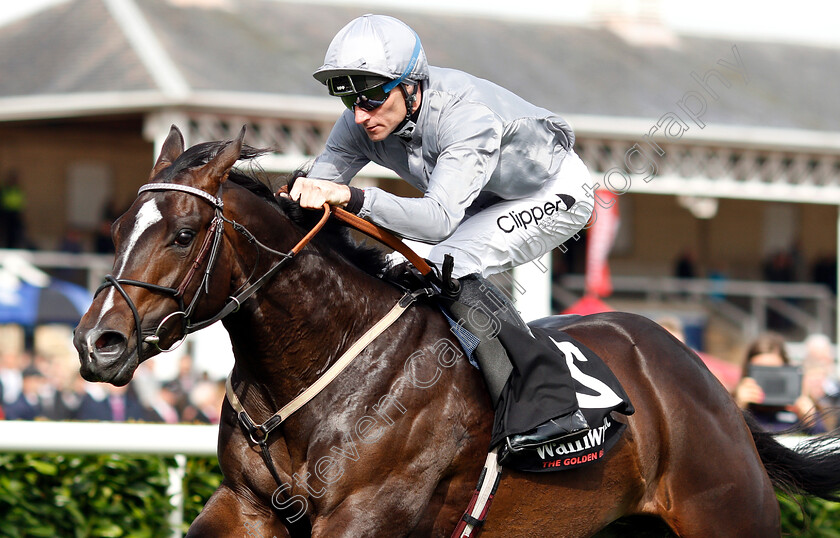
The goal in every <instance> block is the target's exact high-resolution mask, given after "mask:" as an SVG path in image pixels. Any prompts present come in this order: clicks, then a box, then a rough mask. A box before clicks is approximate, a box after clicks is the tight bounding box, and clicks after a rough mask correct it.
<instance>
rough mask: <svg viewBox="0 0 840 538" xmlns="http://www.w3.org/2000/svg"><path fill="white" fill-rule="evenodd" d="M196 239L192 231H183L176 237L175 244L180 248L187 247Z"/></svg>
mask: <svg viewBox="0 0 840 538" xmlns="http://www.w3.org/2000/svg"><path fill="white" fill-rule="evenodd" d="M194 237H195V232H194V231H192V230H181V231H179V232H178V234H177V235H176V236H175V244H176V245H178V246H179V247H186V246H189V244H190V243H192V240H193V238H194Z"/></svg>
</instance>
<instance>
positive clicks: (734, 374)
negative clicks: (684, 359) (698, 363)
mask: <svg viewBox="0 0 840 538" xmlns="http://www.w3.org/2000/svg"><path fill="white" fill-rule="evenodd" d="M694 352H695V353H697V356H698V357H700V360H702V361H703V362H704V363H705V364H706V367H707V368H708V369H709V371H711V372H712V374H714V376H715V377H716V378H718V381H720V382H721V384H722V385H723V386H724V387H726V390H727V391H729V392H732V391H733V390H734V389H735V386H736V385H737V384H738V381H740V380H741V368H739V367H738V366H736V365H734V364H732V363H729V362H726V361H725V360H723V359H719V358H717V357H715V356H712V355H709V354H708V353H703V352H702V351H697V350H694Z"/></svg>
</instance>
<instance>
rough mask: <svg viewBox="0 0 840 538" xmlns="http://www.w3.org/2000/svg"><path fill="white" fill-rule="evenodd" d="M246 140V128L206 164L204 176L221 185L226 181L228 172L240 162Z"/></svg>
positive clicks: (203, 170) (203, 171)
mask: <svg viewBox="0 0 840 538" xmlns="http://www.w3.org/2000/svg"><path fill="white" fill-rule="evenodd" d="M244 140H245V126H244V125H243V126H242V130H241V131H239V136H237V137H236V138H235V139H234V140H231V141H230V142H228V143H227V145H225V147H224V148H222V150H221V151H220V152H219V153H218V154H217V155H216V156H215V157H213V159H212V160H211V161H210V162H208V163H207V164H205V165H204V166H203V167H202V169H201V171H202V175H204V176H205V177H207V178H209V179H211V180H217V181H219V182H220V183H221V182H223V181H225V180H226V179H227V176H228V172H230V169H231V168H233V165H234V164H236V161H238V160H239V155H240V153H241V152H242V144H243V141H244Z"/></svg>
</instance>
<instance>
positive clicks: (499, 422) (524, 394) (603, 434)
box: [384, 263, 634, 472]
mask: <svg viewBox="0 0 840 538" xmlns="http://www.w3.org/2000/svg"><path fill="white" fill-rule="evenodd" d="M446 269H447V268H446V267H444V271H443V273H444V275H443V276H442V277H438V278H437V279H436V281H435V282H434V284H435V286H440V283H441V282H443V283H446V282H451V280H450V279H448V278H447V277H446V273H447V270H446ZM384 276H385V277H386V279H387V280H389V281H391V282H392V283H394V284H396V285H398V286H399V287H401V288H404V289H407V290H410V289H419V288H423V287H427V286H429V282H428V281H427V280H426V279H427V277H426V276H424V275H421V274H420V273H419V272H418V271H417V270H416V269H414V268H413V267H412V266H411V264H409V263H404V264H399V265H397V266H396V267H393V268H391V269H390V270H389V272H388V273H387V274H386V275H384ZM455 283H456V284H457V281H455ZM444 286H445V284H444ZM445 294H446V291H445V290H444V291H443V292H442V295H445ZM437 303H438V307H439V308H440V310H441V311H442V312H443V314H444V316H445V317H446V319H447V321H448V323H449V325H450V327H451V329H452V333H453V334H454V335H455V336H456V337H457V340H458V341H459V343H460V344H461V347H462V348H463V350H464V353H465V355H466V357H467V358H468V359H469V361H470V363H471V364H472V365H473V366H474V367H476V368H478V369H480V368H481V366H480V365H479V363H478V362H477V361H476V360H475V357H474V355H475V351H476V349H477V347H478V345H479V343H480V339H479V338H478V337H476V336H475V335H473V334H472V333H471V332H470V331H469V330H468V329H467V328H466V327H465V326H464V325H463V324H461V323H459V322H457V321H456V319H457V318H458V316H455V315H453V314H452V313H451V312H450V311H449V309H448V306H449V303H448V301H447V300H446V299H445V297H444V298H441V297H440V296H438V300H437ZM579 317H580V316H562V317H559V316H553V317H548V318H543V319H541V320H537V321H534V322H532V323H530V324H528V328H529V329H530V331H531V334H532V336H533V338H530V337H529V336H528V335H527V334H526V333H525V332H524V331H523V330H521V329H519V330H517V328H515V327H513V326H511V325H509V324H508V323H504V322H502V323H501V324H500V325H501V329H500V330H499V332H498V338H499V340H500V341H501V343H502V345H503V347H504V348H505V350H506V351H507V355H509V356H511V358H514V359H515V360H513V361H512V362H514V363H515V365H516V366H515V367H510V366H508V367H507V369H505V368H497V371H495V372H489V373H488V372H482V373H483V374H484V375H485V378H488V377H489V378H493V377H496V378H497V379H496V381H495V382H493V383H491V384H489V385H488V386H490V385H492V386H495V387H498V388H496V389H495V390H496V392H497V394H496V395H491V396H493V400H494V404H495V410H496V413H495V418H494V424H493V435H492V438H491V441H490V448H491V449H493V448H498V449H499V450H498V452H499V458H498V459H499V461H501V462H503V465H504V466H505V467H510V468H514V469H517V470H520V471H528V472H550V471H560V470H564V469H569V468H573V467H580V466H582V465H587V464H590V463H593V462H595V461H598V460H600V459H601V458H603V457H604V455H605V454H606V453H607V452H608V451H609V450H610V448H612V447H613V446H614V445H615V443H616V442H617V441H618V440H619V439H620V437H621V434H622V432H623V431H624V429H625V428H626V424H625V423H623V422H620V421H619V420H616V419H615V418H614V417H613V415H612V413H613V412H616V413H620V414H623V415H632V414H633V412H634V409H633V406H632V404H631V403H630V399H629V398H628V396H627V394H626V393H625V392H624V389H623V388H622V387H621V384H620V383H619V382H618V379H616V377H615V375H613V373H612V371H611V370H610V369H609V368H608V367H607V365H606V364H605V363H604V361H603V360H602V359H601V358H600V357H598V356H597V355H596V354H595V353H594V352H593V351H592V350H590V349H589V348H587V347H586V346H584V345H583V344H582V343H580V342H578V341H577V340H575V339H573V338H572V337H571V336H569V335H568V334H566V333H565V332H563V331H562V327H563V326H564V325H567V324H569V323H571V322H573V321H574V320H575V319H577V318H579ZM502 355H504V353H502ZM501 361H504V362H505V363H506V364H507V365H509V364H510V363H509V362H508V357H507V356H502V357H499V358H498V362H501ZM499 376H503V377H501V378H500V379H499ZM492 386H490V390H491V391H492V390H493V387H492ZM570 387H571V388H573V390H574V395H575V397H576V398H577V402H569V401H568V399H567V398H568V395H570V394H571V393H572V390H570ZM575 403H576V404H577V407H578V408H579V409H580V410H581V412H582V413H583V416H584V418H585V419H586V423H587V424H589V426H590V428H589V430H588V431H585V432H583V433H582V434H580V435H577V436H572V437H567V438H564V439H562V440H561V441H558V442H555V443H547V444H542V445H539V446H536V447H533V448H529V449H520V450H517V451H515V452H514V451H512V450H508V449H507V447H506V446H505V441H506V440H507V439H508V438H509V437H510V436H512V435H515V434H518V433H522V431H523V430H526V429H529V428H530V427H532V426H533V425H536V424H540V423H542V422H544V421H546V420H548V419H550V418H552V417H555V416H558V415H559V414H560V412H561V411H562V409H565V408H568V407H569V405H574V404H575Z"/></svg>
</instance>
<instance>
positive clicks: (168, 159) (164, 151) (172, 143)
mask: <svg viewBox="0 0 840 538" xmlns="http://www.w3.org/2000/svg"><path fill="white" fill-rule="evenodd" d="M182 153H184V136H183V135H182V134H181V131H180V130H179V129H178V128H177V127H175V126H174V125H173V126H172V127H171V128H170V129H169V134H168V135H167V136H166V140H164V142H163V147H162V148H161V150H160V156H158V159H157V162H155V166H154V168H152V173H151V174H149V179H154V177H155V176H156V175H158V174H159V173H160V172H161V170H163V169H164V168H166V167H168V166H171V165H172V163H174V162H175V159H177V158H178V157H180V156H181V154H182Z"/></svg>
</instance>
